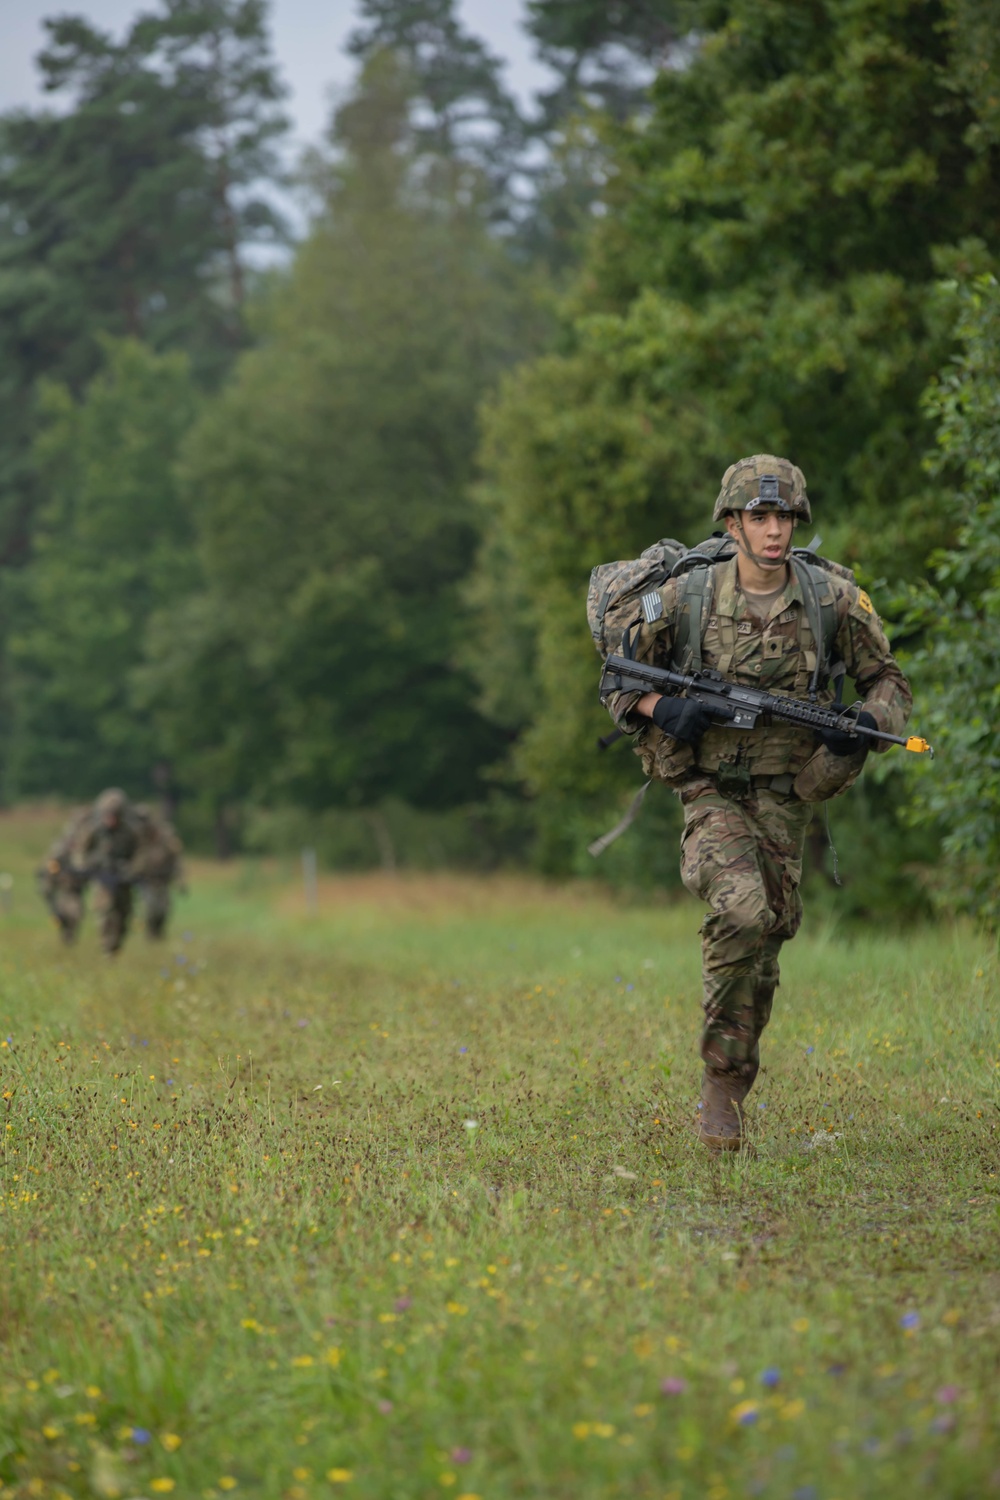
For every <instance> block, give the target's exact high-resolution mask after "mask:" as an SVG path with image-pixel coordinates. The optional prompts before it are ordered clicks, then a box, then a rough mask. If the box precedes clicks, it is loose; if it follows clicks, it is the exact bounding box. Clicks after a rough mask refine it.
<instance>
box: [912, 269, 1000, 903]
mask: <svg viewBox="0 0 1000 1500" xmlns="http://www.w3.org/2000/svg"><path fill="white" fill-rule="evenodd" d="M945 295H946V297H947V300H948V302H949V303H950V304H951V305H952V307H953V308H954V310H955V313H956V324H957V333H958V336H959V338H960V339H961V353H960V354H959V355H958V357H957V358H956V359H955V360H953V361H952V362H951V364H950V365H949V366H947V367H946V368H945V370H944V371H943V372H942V374H941V375H940V376H939V377H938V378H937V379H936V380H934V381H933V382H932V384H931V385H930V387H929V388H928V391H927V393H926V396H925V398H924V406H925V410H926V411H927V413H928V415H929V416H930V417H931V418H932V419H933V420H934V422H935V424H936V426H937V447H936V449H935V451H934V453H933V454H932V455H931V457H930V458H929V459H928V469H929V471H930V473H931V475H932V476H933V478H934V479H935V480H937V481H938V483H939V485H940V486H941V488H942V489H943V490H944V492H945V493H947V494H950V495H951V496H952V502H951V504H950V506H949V512H950V515H951V518H952V525H953V527H954V532H953V537H954V540H953V543H952V545H951V546H949V547H946V548H943V549H942V550H941V551H940V552H939V553H938V554H937V556H936V559H935V568H934V586H933V588H929V589H927V590H926V591H925V592H924V593H923V595H922V596H918V597H919V604H920V606H921V608H922V610H923V612H924V618H925V620H926V621H927V624H928V627H929V628H928V632H927V644H926V646H925V648H924V650H923V651H922V652H921V653H920V654H919V655H918V657H917V659H916V662H915V664H914V671H915V674H916V676H917V680H918V681H919V683H920V684H921V685H922V688H923V693H924V699H925V702H928V703H929V713H928V722H929V724H930V729H931V733H932V736H933V738H934V740H935V743H936V746H937V750H938V759H937V762H936V764H935V766H934V767H933V769H932V770H931V771H929V772H928V774H926V775H925V776H924V777H923V778H922V779H921V781H920V783H919V786H918V788H917V798H916V811H917V815H918V816H920V815H923V816H926V815H927V814H930V815H932V816H933V817H935V818H936V819H938V820H940V822H941V824H942V826H943V828H944V830H945V831H944V840H943V845H944V849H945V851H946V853H947V854H948V855H949V857H950V864H949V870H948V880H949V885H948V889H947V891H946V894H948V895H950V896H952V897H954V896H955V895H956V894H957V895H958V896H959V898H960V900H961V901H962V903H963V904H965V905H969V906H972V907H973V908H975V909H976V910H978V911H980V912H982V913H984V914H986V915H990V916H996V915H997V912H998V911H1000V904H998V901H1000V898H998V891H997V882H996V872H997V866H998V863H1000V740H998V730H1000V375H998V372H1000V285H998V283H997V281H996V278H995V277H993V276H983V277H980V278H978V279H977V280H975V281H973V282H971V283H969V284H967V285H955V284H952V285H951V286H950V287H949V288H947V289H946V294H945ZM953 486H954V488H953Z"/></svg>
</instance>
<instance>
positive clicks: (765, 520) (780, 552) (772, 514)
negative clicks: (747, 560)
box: [726, 509, 795, 563]
mask: <svg viewBox="0 0 1000 1500" xmlns="http://www.w3.org/2000/svg"><path fill="white" fill-rule="evenodd" d="M741 522H742V525H743V531H744V534H745V536H746V540H747V546H748V547H749V548H750V551H751V552H753V553H755V554H756V556H757V557H766V558H768V559H769V560H770V561H772V562H776V563H778V562H783V561H784V559H785V554H786V553H787V551H788V548H789V545H790V543H791V540H792V531H793V529H794V527H795V517H794V516H790V515H788V514H787V513H785V512H782V511H779V510H763V509H760V510H745V511H742V512H741V513H740V514H739V515H738V516H727V517H726V529H727V530H728V532H729V534H730V536H732V537H733V538H734V539H735V540H736V541H739V540H740V523H741Z"/></svg>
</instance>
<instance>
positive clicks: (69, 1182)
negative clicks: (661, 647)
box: [0, 813, 1000, 1500]
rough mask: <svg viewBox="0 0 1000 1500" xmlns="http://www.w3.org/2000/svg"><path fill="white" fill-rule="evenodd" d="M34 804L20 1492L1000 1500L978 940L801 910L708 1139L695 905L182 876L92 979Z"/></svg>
mask: <svg viewBox="0 0 1000 1500" xmlns="http://www.w3.org/2000/svg"><path fill="white" fill-rule="evenodd" d="M56 821H57V820H56ZM52 822H53V819H52V818H51V817H47V816H46V815H45V814H44V813H38V814H36V815H33V816H32V817H27V816H19V817H16V818H10V817H8V818H6V819H4V820H2V822H0V865H3V866H5V867H6V868H7V869H8V870H10V871H11V872H12V873H13V874H14V876H15V885H14V891H13V897H12V902H11V906H10V909H9V910H8V911H6V912H3V913H0V984H2V989H0V1022H2V1035H0V1042H2V1041H3V1038H4V1037H9V1038H11V1040H10V1041H9V1042H6V1043H3V1045H2V1046H0V1079H2V1083H3V1096H4V1097H3V1106H4V1116H3V1135H4V1154H3V1163H2V1165H3V1187H2V1214H0V1246H2V1250H0V1319H2V1322H0V1327H2V1330H3V1355H4V1358H3V1366H2V1370H0V1395H2V1419H0V1478H2V1479H3V1481H4V1486H5V1488H4V1489H3V1490H2V1491H0V1494H2V1495H7V1494H13V1495H17V1496H29V1495H39V1496H53V1497H58V1496H60V1495H61V1496H66V1495H69V1496H74V1497H76V1496H80V1497H82V1496H92V1495H97V1496H108V1497H113V1496H116V1495H117V1496H121V1497H122V1500H130V1497H139V1496H143V1497H152V1496H153V1495H156V1494H166V1493H170V1492H172V1493H173V1494H174V1495H175V1496H176V1497H178V1500H180V1497H184V1500H186V1497H189V1496H191V1497H200V1496H204V1497H206V1500H212V1497H214V1496H216V1495H221V1494H224V1493H226V1492H227V1491H232V1492H233V1493H234V1494H235V1495H237V1496H239V1495H240V1494H246V1495H255V1496H260V1497H267V1500H271V1497H278V1496H281V1497H286V1500H310V1497H313V1496H331V1495H339V1494H343V1495H344V1496H356V1497H369V1500H375V1497H378V1500H383V1497H385V1500H418V1497H419V1500H430V1497H445V1500H448V1497H451V1500H457V1497H461V1496H466V1497H470V1496H478V1497H481V1500H509V1497H510V1500H512V1497H517V1496H530V1497H559V1500H562V1497H566V1500H579V1497H598V1496H601V1497H603V1496H617V1495H620V1496H627V1497H647V1496H648V1497H657V1500H666V1497H672V1500H693V1497H698V1500H727V1497H740V1496H744V1495H761V1496H767V1497H775V1500H791V1497H795V1496H798V1497H800V1500H801V1497H807V1496H809V1497H811V1496H816V1497H818V1500H854V1497H862V1496H865V1497H867V1496H871V1497H873V1500H874V1497H885V1496H897V1495H899V1496H907V1497H909V1496H911V1495H927V1496H933V1497H941V1496H956V1497H957V1496H962V1497H966V1496H967V1497H970V1500H972V1497H980V1496H983V1495H988V1494H989V1493H991V1486H992V1490H994V1491H995V1490H998V1489H1000V1451H998V1441H997V1433H998V1431H1000V1412H998V1410H997V1407H998V1396H997V1392H998V1390H1000V1384H998V1373H1000V1372H998V1351H1000V1272H998V1255H997V1250H998V1238H1000V1236H998V1231H1000V1217H998V1212H1000V1178H998V1177H997V1172H998V1170H1000V1166H998V1150H997V1145H998V1111H997V1097H998V1093H997V1090H998V1077H1000V1037H998V1022H997V1004H996V1002H997V977H998V975H997V961H996V953H995V949H994V948H993V947H991V946H990V944H989V943H988V942H987V941H986V940H985V939H982V938H980V937H978V936H977V935H976V934H975V933H974V932H972V931H970V930H968V929H948V928H944V927H941V928H937V929H929V930H924V931H922V932H920V933H917V934H910V935H907V936H905V937H894V936H892V935H878V934H876V933H872V934H871V935H869V936H868V937H866V938H864V939H857V938H855V939H852V940H848V939H846V938H843V937H838V936H837V934H836V933H834V932H833V931H829V930H827V931H812V932H810V930H809V926H808V919H807V927H806V932H805V934H804V935H803V936H801V937H800V938H799V939H798V940H797V941H796V943H795V944H793V945H792V947H791V948H789V949H788V950H787V962H786V965H785V976H784V984H783V986H782V989H781V990H780V991H779V995H778V1000H777V1003H776V1006H775V1019H774V1022H773V1024H772V1026H771V1028H770V1030H769V1032H768V1034H767V1038H766V1043H765V1054H764V1063H765V1070H764V1072H763V1073H762V1077H761V1081H760V1085H759V1087H758V1088H757V1089H756V1090H755V1091H754V1094H753V1095H752V1096H751V1102H752V1103H753V1104H754V1105H766V1108H763V1109H761V1108H755V1109H753V1111H752V1114H753V1130H754V1136H755V1140H756V1147H757V1150H756V1155H755V1156H753V1157H752V1158H743V1157H741V1158H739V1159H736V1160H729V1159H727V1160H722V1161H720V1160H718V1159H713V1158H710V1157H708V1156H707V1155H706V1154H705V1153H704V1152H703V1151H702V1149H701V1148H700V1147H699V1146H698V1145H697V1144H696V1142H695V1141H694V1138H693V1135H692V1119H693V1107H694V1103H695V1101H696V1098H697V1085H698V1072H699V1069H698V1064H697V1052H696V1048H697V1034H698V1022H699V1010H698V950H697V937H696V928H697V923H698V921H699V916H700V913H699V910H698V909H697V907H695V906H694V905H693V904H690V903H688V902H687V901H685V902H684V904H682V905H677V906H656V905H645V906H641V907H636V906H634V905H628V904H624V903H618V904H616V903H614V902H612V901H611V900H608V899H604V898H602V897H601V896H600V895H599V894H596V893H595V892H594V891H592V890H587V891H586V892H584V891H580V890H577V889H569V890H564V891H560V890H558V889H555V888H551V887H545V886H543V885H541V884H533V883H530V882H516V881H512V880H496V881H482V880H471V879H469V880H466V879H461V878H457V877H456V878H447V877H440V878H423V879H421V878H416V877H414V878H405V879H404V878H400V879H399V880H391V879H389V878H386V877H380V876H379V877H368V878H364V879H359V880H357V881H330V882H326V883H324V884H323V886H322V888H321V897H320V907H319V911H318V913H317V914H316V915H315V916H312V917H310V916H308V915H307V914H306V913H305V912H304V910H303V908H302V904H301V900H300V898H299V895H298V891H297V888H296V885H295V881H294V867H292V866H289V867H288V869H287V870H284V871H283V870H282V869H281V868H279V867H277V866H269V867H263V866H249V865H243V866H240V865H237V866H234V867H233V868H231V869H229V870H225V871H223V870H220V869H218V868H210V867H204V868H196V869H195V871H194V872H193V875H192V882H191V883H192V894H191V895H190V896H189V897H188V898H187V899H186V900H184V901H183V902H182V903H181V905H180V908H179V911H178V917H177V921H176V924H175V931H174V935H173V937H172V938H171V939H170V941H169V942H168V944H167V945H166V946H165V947H163V948H159V949H157V948H153V947H151V946H150V945H148V944H147V943H146V942H145V941H144V940H143V939H142V938H141V936H137V937H136V938H134V939H133V940H132V941H131V942H130V945H129V947H128V949H127V951H126V952H125V953H124V954H123V955H122V957H121V958H120V960H118V961H117V962H108V961H106V960H102V959H101V957H100V955H99V954H98V953H97V951H96V939H95V934H94V932H93V930H92V929H88V931H87V932H86V933H85V935H84V938H83V940H82V943H81V945H80V947H79V948H78V949H77V950H76V951H73V952H71V953H67V952H65V951H63V950H62V949H61V948H60V947H59V946H58V945H57V943H56V940H55V937H54V935H53V934H52V932H51V931H50V929H49V928H48V927H47V925H46V919H45V914H44V912H43V910H42V908H41V906H40V903H38V901H37V898H36V897H35V895H34V892H33V891H32V889H31V885H30V879H29V878H28V876H27V874H26V872H27V870H28V869H29V867H30V864H31V862H32V861H34V860H35V859H36V858H37V856H38V854H39V852H40V850H41V849H42V848H43V847H44V844H45V842H46V839H47V837H48V834H49V830H50V825H51V824H52ZM185 930H189V936H188V937H187V938H182V937H181V933H182V932H183V931H185ZM821 1131H822V1132H825V1137H824V1138H823V1139H822V1141H821V1143H820V1144H814V1142H816V1140H817V1134H818V1133H819V1132H821ZM767 1370H773V1371H776V1372H777V1376H776V1377H775V1378H776V1379H777V1384H773V1385H770V1386H769V1385H767V1384H765V1383H762V1380H761V1375H762V1373H763V1372H765V1371H767Z"/></svg>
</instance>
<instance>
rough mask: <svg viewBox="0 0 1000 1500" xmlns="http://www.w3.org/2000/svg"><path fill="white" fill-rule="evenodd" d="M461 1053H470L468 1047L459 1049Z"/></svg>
mask: <svg viewBox="0 0 1000 1500" xmlns="http://www.w3.org/2000/svg"><path fill="white" fill-rule="evenodd" d="M458 1050H459V1052H468V1050H469V1049H468V1047H459V1049H458Z"/></svg>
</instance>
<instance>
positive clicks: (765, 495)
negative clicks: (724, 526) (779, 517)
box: [712, 453, 812, 521]
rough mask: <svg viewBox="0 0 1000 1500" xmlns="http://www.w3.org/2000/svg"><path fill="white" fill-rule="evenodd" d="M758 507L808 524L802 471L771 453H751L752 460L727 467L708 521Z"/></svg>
mask: <svg viewBox="0 0 1000 1500" xmlns="http://www.w3.org/2000/svg"><path fill="white" fill-rule="evenodd" d="M759 505H767V506H768V507H770V508H772V509H774V510H778V511H783V512H784V513H785V514H786V515H792V516H795V517H796V519H798V520H801V521H811V520H812V511H811V510H810V507H809V496H808V494H807V493H806V477H805V475H804V474H803V472H802V470H801V469H797V468H796V467H795V465H794V464H793V463H791V462H789V460H788V459H787V458H777V457H775V455H774V454H773V453H755V454H754V455H753V457H752V458H741V459H740V460H739V461H738V462H737V463H735V464H730V466H729V468H728V469H727V470H726V472H725V473H724V474H723V476H722V488H721V489H720V491H719V498H718V499H717V500H716V502H715V509H714V510H713V512H712V520H713V521H721V520H722V519H723V517H725V516H727V515H729V514H730V513H731V512H733V511H740V510H749V511H752V510H756V508H757V506H759Z"/></svg>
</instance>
